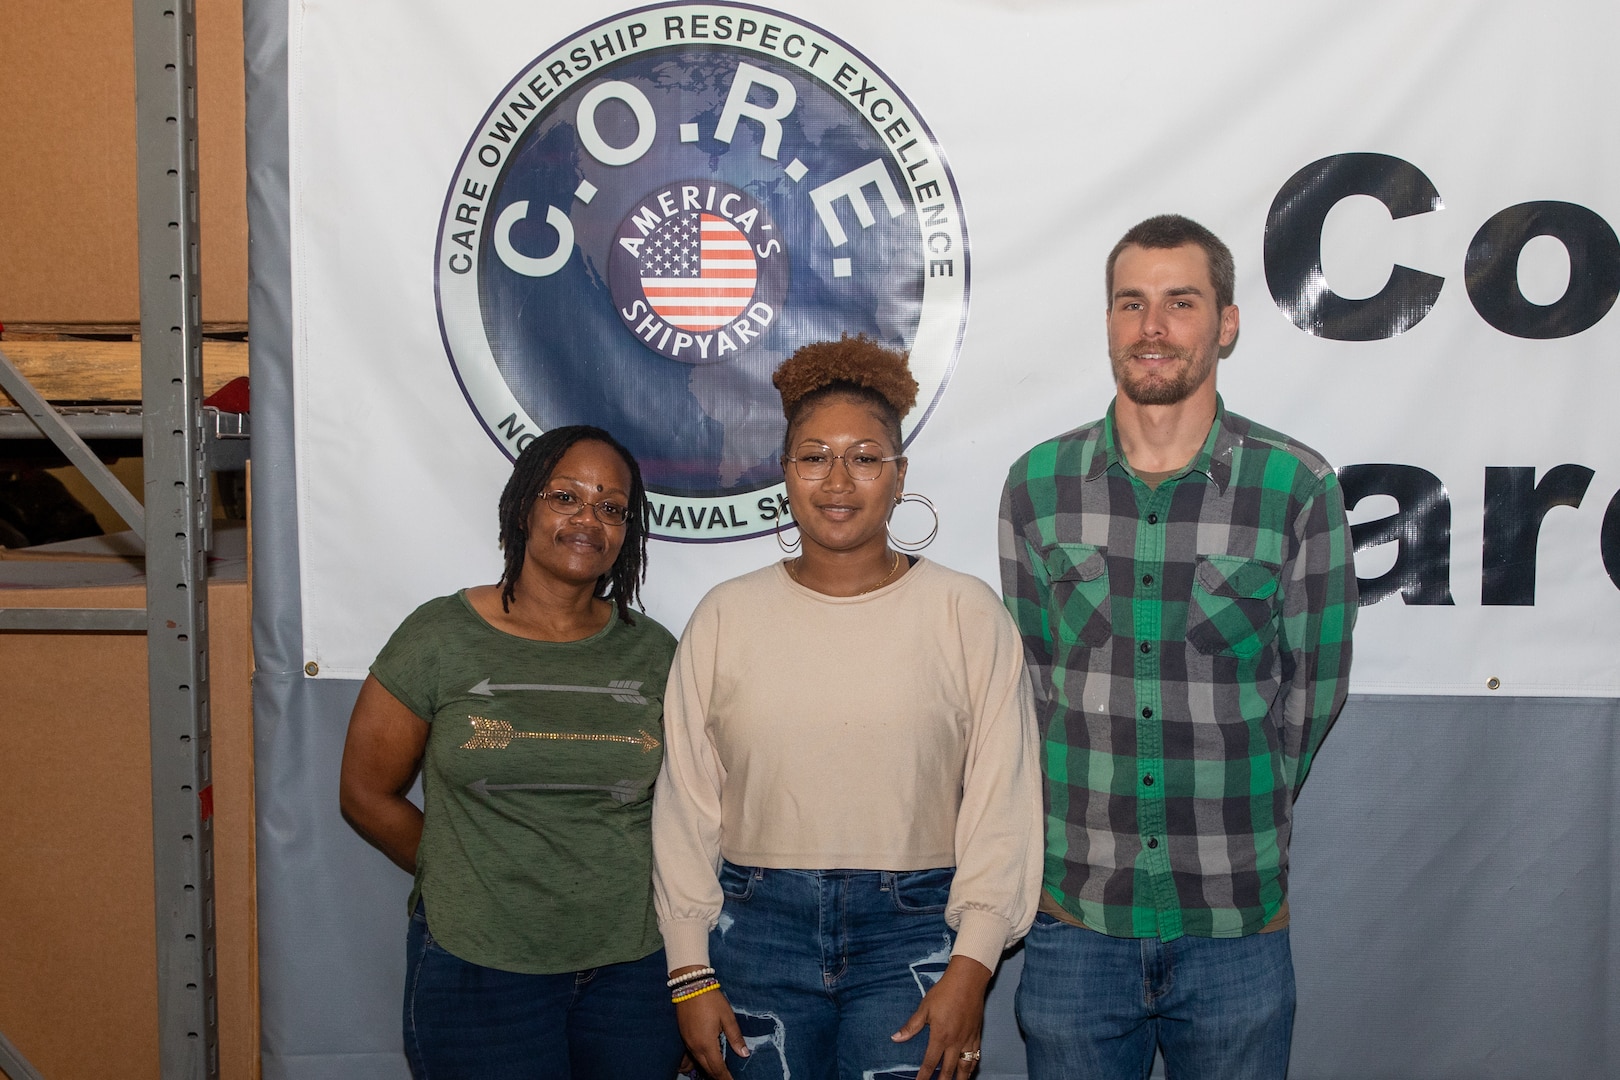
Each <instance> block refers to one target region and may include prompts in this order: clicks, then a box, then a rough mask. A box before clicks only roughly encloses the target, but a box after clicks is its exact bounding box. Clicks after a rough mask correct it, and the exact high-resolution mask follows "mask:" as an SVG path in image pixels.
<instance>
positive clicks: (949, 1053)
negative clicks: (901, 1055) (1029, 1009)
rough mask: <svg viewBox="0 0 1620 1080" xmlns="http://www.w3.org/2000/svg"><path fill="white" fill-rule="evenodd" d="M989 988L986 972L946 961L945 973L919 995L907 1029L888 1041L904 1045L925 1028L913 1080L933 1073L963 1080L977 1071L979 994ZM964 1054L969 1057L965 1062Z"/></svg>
mask: <svg viewBox="0 0 1620 1080" xmlns="http://www.w3.org/2000/svg"><path fill="white" fill-rule="evenodd" d="M989 985H990V969H989V968H987V967H985V966H984V965H983V964H981V963H979V962H978V961H977V960H974V959H971V958H970V957H966V956H953V957H951V962H950V963H949V964H947V965H946V967H945V974H944V975H942V976H941V977H940V980H939V982H937V983H935V984H934V985H933V987H932V989H930V990H929V991H928V993H926V994H924V995H923V999H922V1004H921V1005H919V1006H918V1007H917V1011H916V1012H914V1013H912V1014H911V1019H910V1020H907V1021H906V1026H905V1027H903V1028H901V1029H900V1030H899V1031H897V1032H895V1033H894V1034H893V1035H892V1036H890V1038H892V1039H894V1041H895V1042H905V1041H906V1040H908V1039H910V1038H911V1037H912V1036H913V1035H916V1034H917V1032H919V1031H921V1030H922V1029H923V1028H924V1027H926V1028H928V1049H927V1051H925V1052H924V1054H923V1063H922V1068H921V1069H918V1070H917V1080H929V1078H930V1077H932V1076H933V1075H934V1070H935V1069H936V1068H937V1069H939V1080H967V1077H969V1076H970V1075H972V1073H973V1070H974V1069H977V1068H978V1067H979V1059H978V1052H979V1040H980V1038H981V1037H982V1036H983V1034H984V995H985V991H986V989H987V988H988V987H989ZM963 1054H967V1055H968V1058H967V1059H966V1060H964V1059H963V1057H962V1055H963Z"/></svg>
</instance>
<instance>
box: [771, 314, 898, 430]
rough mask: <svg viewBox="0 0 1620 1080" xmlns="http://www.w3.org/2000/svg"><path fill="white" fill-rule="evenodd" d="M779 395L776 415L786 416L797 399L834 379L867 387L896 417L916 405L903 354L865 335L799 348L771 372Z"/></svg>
mask: <svg viewBox="0 0 1620 1080" xmlns="http://www.w3.org/2000/svg"><path fill="white" fill-rule="evenodd" d="M771 383H772V385H774V386H775V387H776V389H777V390H778V391H779V392H780V393H781V395H782V415H784V416H786V417H789V418H791V417H792V416H793V414H794V411H795V410H796V408H797V407H798V404H799V402H801V401H803V400H804V399H805V398H806V397H809V396H810V395H811V394H814V393H815V392H816V391H818V390H824V389H826V388H828V387H831V386H835V385H837V384H839V383H848V384H851V385H854V386H859V387H863V388H865V389H867V390H870V391H872V392H873V393H875V394H877V395H878V396H879V397H881V398H882V399H883V400H884V401H886V402H888V403H889V405H890V407H891V408H893V409H894V411H895V414H896V415H897V416H905V415H906V413H908V412H910V411H911V408H912V406H914V405H916V404H917V380H916V379H914V378H912V377H911V369H910V368H909V367H908V366H907V365H906V354H905V353H903V352H899V351H897V350H895V349H888V348H885V347H884V346H882V345H879V344H878V343H877V342H875V341H873V340H872V339H871V338H869V337H867V336H866V335H865V334H856V335H855V336H854V337H850V336H849V335H848V334H844V335H843V336H842V337H840V338H839V339H838V340H837V341H816V342H812V343H811V344H809V345H804V346H801V347H800V348H799V349H798V350H797V351H795V352H794V354H793V355H792V356H790V357H788V358H787V359H786V360H784V361H782V363H781V365H780V366H779V367H778V368H777V369H776V371H775V373H774V374H772V375H771Z"/></svg>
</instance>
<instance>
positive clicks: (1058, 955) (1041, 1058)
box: [1014, 912, 1294, 1080]
mask: <svg viewBox="0 0 1620 1080" xmlns="http://www.w3.org/2000/svg"><path fill="white" fill-rule="evenodd" d="M1014 1004H1015V1008H1016V1009H1017V1012H1018V1026H1019V1027H1020V1028H1021V1029H1022V1030H1023V1032H1024V1038H1025V1040H1026V1044H1025V1045H1026V1049H1027V1051H1028V1054H1029V1076H1030V1080H1082V1078H1083V1080H1126V1078H1129V1080H1145V1078H1146V1077H1147V1076H1148V1074H1149V1073H1150V1072H1151V1071H1152V1069H1153V1052H1154V1050H1155V1049H1162V1050H1163V1051H1164V1065H1165V1076H1166V1078H1167V1080H1283V1078H1284V1077H1286V1076H1287V1074H1288V1047H1289V1043H1290V1042H1291V1040H1292V1038H1293V1031H1294V961H1293V955H1292V953H1290V951H1289V947H1288V931H1287V930H1286V929H1283V930H1277V931H1274V932H1272V933H1269V934H1251V935H1250V936H1248V937H1241V938H1196V937H1181V938H1177V939H1176V940H1175V941H1160V940H1159V939H1158V938H1116V937H1109V936H1107V935H1106V934H1099V933H1097V932H1096V931H1093V930H1086V929H1082V928H1080V927H1077V926H1070V925H1068V924H1066V923H1064V922H1061V921H1059V920H1057V919H1054V918H1052V916H1050V915H1047V914H1046V913H1044V912H1042V913H1041V914H1039V915H1037V916H1035V925H1034V927H1032V928H1031V929H1030V932H1029V936H1028V937H1026V938H1025V939H1024V976H1023V979H1022V980H1021V981H1020V982H1019V984H1018V994H1017V997H1016V998H1015V1002H1014Z"/></svg>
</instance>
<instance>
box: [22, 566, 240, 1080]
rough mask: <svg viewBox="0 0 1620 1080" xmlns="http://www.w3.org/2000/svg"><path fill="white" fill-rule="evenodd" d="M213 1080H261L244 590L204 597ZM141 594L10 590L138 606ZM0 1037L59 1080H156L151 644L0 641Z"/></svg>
mask: <svg viewBox="0 0 1620 1080" xmlns="http://www.w3.org/2000/svg"><path fill="white" fill-rule="evenodd" d="M208 595H209V612H210V615H209V624H210V625H209V634H210V639H209V640H210V663H209V671H210V679H211V686H212V694H213V698H212V720H213V724H212V727H213V777H214V808H215V816H214V823H215V833H214V869H215V889H216V896H215V906H216V912H217V949H218V971H219V1010H220V1012H219V1027H220V1074H221V1076H223V1077H225V1078H227V1080H251V1078H253V1077H257V1076H258V1075H259V1062H258V1057H259V1046H258V1041H259V1040H258V971H257V951H256V940H257V930H256V926H255V921H254V879H253V865H254V861H253V753H252V751H253V725H252V704H251V687H250V679H251V673H252V647H251V644H250V640H249V635H250V630H249V616H248V590H247V585H246V582H244V581H241V580H234V581H219V580H216V581H213V582H211V583H210V585H209V592H208ZM143 602H144V589H143V588H142V587H141V586H139V585H116V586H105V587H101V588H73V589H39V588H27V589H17V588H13V589H0V605H3V606H13V607H23V606H30V607H31V606H40V607H138V606H140V605H141V604H142V603H143ZM0 701H3V702H4V705H3V708H0V953H3V955H4V957H5V961H4V963H0V1031H3V1032H4V1033H5V1034H6V1036H7V1038H9V1039H10V1040H11V1041H12V1042H13V1043H14V1044H15V1045H16V1046H17V1048H18V1049H19V1050H20V1051H21V1052H22V1053H23V1055H24V1056H25V1057H27V1058H28V1060H29V1061H30V1063H31V1064H33V1065H34V1067H35V1068H37V1069H38V1070H39V1071H40V1072H41V1073H43V1074H44V1075H45V1076H47V1077H50V1078H51V1080H79V1078H82V1080H101V1078H104V1077H109V1076H117V1077H120V1078H127V1080H141V1078H152V1080H157V1077H158V1075H159V1068H158V1041H157V1023H158V1021H157V975H156V970H157V965H156V942H155V929H154V913H153V897H152V889H153V879H152V810H151V798H152V796H151V771H150V766H149V759H150V751H149V747H148V726H147V702H146V639H145V636H144V635H139V634H101V633H96V634H68V633H55V634H48V633H16V632H0Z"/></svg>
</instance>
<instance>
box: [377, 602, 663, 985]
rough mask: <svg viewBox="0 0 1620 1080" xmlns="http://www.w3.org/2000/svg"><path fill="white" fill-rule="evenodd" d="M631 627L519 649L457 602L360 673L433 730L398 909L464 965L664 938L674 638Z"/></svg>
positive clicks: (562, 960)
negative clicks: (657, 880) (661, 786)
mask: <svg viewBox="0 0 1620 1080" xmlns="http://www.w3.org/2000/svg"><path fill="white" fill-rule="evenodd" d="M635 620H636V622H635V625H634V626H626V625H625V624H624V623H623V622H621V621H620V620H619V618H618V616H617V615H615V616H614V617H613V618H611V619H609V620H608V624H607V626H606V627H604V628H603V629H602V630H601V631H600V632H598V633H596V634H594V635H592V636H591V637H588V638H586V639H584V640H583V641H570V642H546V641H530V640H528V639H527V638H520V637H515V636H513V635H511V634H508V633H506V632H504V631H502V630H497V629H496V628H495V627H493V626H491V625H490V624H489V623H488V622H486V621H485V620H484V619H483V617H482V616H480V615H479V614H478V613H477V612H475V611H474V610H473V609H472V606H471V605H470V604H468V603H467V600H466V597H465V595H464V594H461V593H457V594H455V595H453V596H443V597H440V598H439V599H437V600H430V601H428V602H427V603H426V604H423V605H422V606H421V607H419V608H417V609H416V611H415V612H413V613H412V614H411V616H410V617H409V618H407V619H406V620H405V622H404V623H402V624H401V625H400V628H399V629H398V630H396V631H394V636H393V637H392V638H390V639H389V641H388V644H387V645H386V646H384V647H383V650H382V652H381V653H380V654H379V655H378V656H377V662H376V663H375V664H373V665H372V667H371V673H372V674H373V675H374V676H376V678H377V681H378V682H380V683H382V685H383V687H384V688H385V689H387V690H388V692H389V693H391V694H393V695H394V696H395V697H396V698H398V699H399V700H400V701H401V702H402V703H403V704H404V705H405V706H406V707H408V708H409V709H410V710H411V711H412V712H414V713H415V714H416V715H418V716H420V717H421V718H422V719H424V720H426V721H427V722H428V723H429V724H430V725H432V728H431V730H430V732H429V734H428V742H427V750H426V753H425V755H424V757H423V761H422V789H423V795H424V802H423V815H424V822H423V826H422V843H421V846H420V847H419V848H418V849H417V855H416V888H415V889H414V890H413V891H412V894H411V904H412V905H413V907H414V905H415V903H416V900H417V898H418V897H420V898H421V899H422V901H423V903H424V904H425V906H426V909H427V913H428V923H429V925H430V926H431V927H432V929H433V936H434V938H435V939H436V940H437V941H438V942H439V944H441V945H443V946H444V947H445V948H446V949H448V950H449V951H450V952H452V953H454V954H455V955H456V956H459V957H461V958H462V959H463V960H468V961H471V962H472V963H475V964H481V965H483V966H485V967H493V968H500V969H502V970H504V971H517V972H525V973H530V974H551V973H556V972H564V971H579V970H583V969H586V968H594V967H600V966H602V965H604V964H614V963H622V962H624V961H629V960H639V959H640V958H642V957H644V956H646V955H648V954H649V953H651V952H653V951H654V950H656V949H657V948H658V947H659V946H660V945H661V944H662V941H661V939H660V938H659V936H658V923H657V920H656V918H655V917H654V915H653V906H652V785H653V781H654V780H655V779H656V778H657V776H658V767H659V764H660V763H661V762H662V761H663V757H664V745H663V740H664V722H663V715H664V681H665V679H666V678H667V677H668V675H669V665H670V661H671V659H672V658H673V656H674V654H675V639H674V638H673V637H671V636H670V633H669V631H668V630H665V629H664V628H663V627H662V626H660V625H658V623H656V622H654V621H653V620H652V619H650V618H648V617H647V616H646V615H644V614H640V613H636V615H635Z"/></svg>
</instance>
